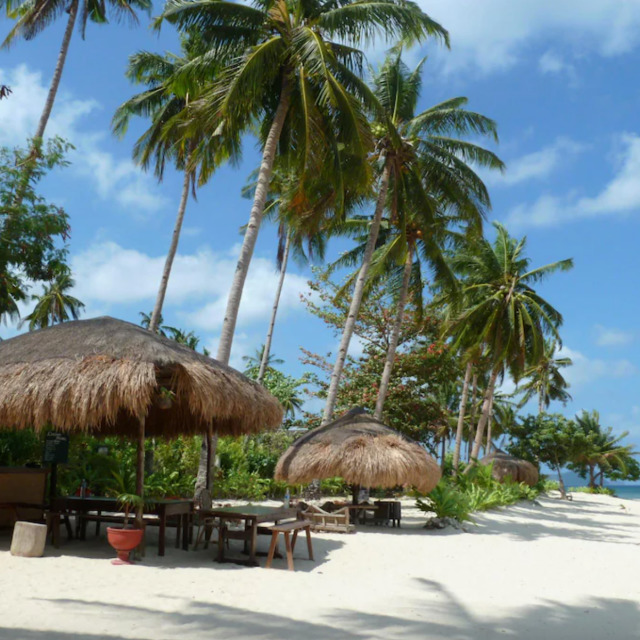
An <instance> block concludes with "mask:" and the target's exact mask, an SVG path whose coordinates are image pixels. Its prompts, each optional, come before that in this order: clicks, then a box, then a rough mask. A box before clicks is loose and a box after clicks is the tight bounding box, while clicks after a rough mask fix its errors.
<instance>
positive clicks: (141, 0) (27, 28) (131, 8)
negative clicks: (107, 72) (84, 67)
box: [0, 0, 151, 205]
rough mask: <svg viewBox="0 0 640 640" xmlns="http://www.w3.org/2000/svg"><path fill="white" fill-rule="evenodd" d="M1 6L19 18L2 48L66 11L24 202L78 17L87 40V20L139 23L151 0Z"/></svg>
mask: <svg viewBox="0 0 640 640" xmlns="http://www.w3.org/2000/svg"><path fill="white" fill-rule="evenodd" d="M0 7H4V8H5V9H6V12H7V15H8V16H9V17H10V18H16V19H17V21H16V24H15V25H14V26H13V28H12V29H11V31H10V32H9V34H8V35H7V37H6V38H5V40H4V42H3V45H2V46H3V47H8V46H9V45H11V44H12V43H13V42H14V41H15V40H16V39H18V38H24V39H25V40H31V39H33V38H35V37H36V36H37V35H38V34H39V33H40V32H41V31H43V30H44V29H46V27H48V26H49V25H50V24H51V23H52V22H55V20H56V19H57V18H59V17H61V16H63V15H64V14H65V13H66V14H67V25H66V27H65V30H64V34H63V36H62V44H61V46H60V51H59V53H58V59H57V61H56V66H55V69H54V72H53V77H52V78H51V85H50V86H49V91H48V93H47V98H46V100H45V103H44V108H43V110H42V114H41V115H40V120H39V121H38V126H37V127H36V131H35V133H34V134H33V138H32V142H31V147H30V149H29V153H28V154H27V157H26V159H25V160H26V162H25V163H24V164H23V165H22V172H23V175H22V180H21V183H20V187H19V189H18V190H17V192H16V202H17V204H18V205H20V204H21V202H22V198H23V197H24V191H25V188H26V185H27V183H28V182H29V180H30V176H31V173H32V172H33V171H34V170H35V169H36V167H37V164H38V157H39V156H40V153H41V145H42V138H43V136H44V132H45V129H46V127H47V122H48V121H49V116H50V115H51V111H52V109H53V103H54V102H55V99H56V94H57V93H58V87H59V86H60V79H61V78H62V71H63V69H64V64H65V61H66V58H67V53H68V51H69V43H70V42H71V36H72V34H73V28H74V25H75V24H76V19H77V18H78V17H79V18H80V22H79V25H78V26H79V29H80V35H81V36H82V38H83V39H84V36H85V31H86V27H87V22H89V21H91V22H95V23H96V24H106V23H108V22H109V17H110V16H111V17H114V18H115V19H116V20H128V21H129V22H130V23H133V24H137V23H138V17H137V15H136V9H140V10H144V11H149V10H150V9H151V1H150V0H106V1H105V0H100V1H98V0H70V1H68V0H0Z"/></svg>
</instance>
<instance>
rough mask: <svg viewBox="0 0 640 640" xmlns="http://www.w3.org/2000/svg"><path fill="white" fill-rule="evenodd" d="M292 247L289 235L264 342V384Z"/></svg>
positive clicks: (261, 374) (261, 364)
mask: <svg viewBox="0 0 640 640" xmlns="http://www.w3.org/2000/svg"><path fill="white" fill-rule="evenodd" d="M290 245H291V236H290V234H289V233H287V241H286V242H285V245H284V254H283V256H282V264H281V265H280V279H279V280H278V288H277V289H276V299H275V300H274V302H273V310H272V312H271V322H270V323H269V331H267V339H266V340H265V342H264V350H263V352H262V360H260V369H259V370H258V382H259V383H260V384H262V381H263V380H264V375H265V373H266V372H267V362H269V353H270V351H271V340H272V339H273V328H274V327H275V324H276V316H277V315H278V305H279V304H280V294H281V293H282V285H283V284H284V277H285V275H286V274H287V262H288V260H289V247H290Z"/></svg>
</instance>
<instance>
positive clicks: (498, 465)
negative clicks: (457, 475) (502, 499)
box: [480, 451, 538, 487]
mask: <svg viewBox="0 0 640 640" xmlns="http://www.w3.org/2000/svg"><path fill="white" fill-rule="evenodd" d="M480 464H483V465H486V466H488V465H490V464H493V470H492V473H491V475H492V476H493V477H494V478H495V479H496V480H497V481H498V482H502V481H503V480H505V479H506V478H511V479H512V480H513V481H514V482H524V483H525V484H528V485H529V486H530V487H532V486H533V485H534V484H536V483H537V482H538V470H537V469H536V467H535V466H534V465H533V464H531V463H530V462H527V461H526V460H520V459H519V458H514V457H513V456H510V455H508V454H507V453H503V452H502V451H496V452H494V453H490V454H489V455H488V456H485V457H484V458H482V460H480Z"/></svg>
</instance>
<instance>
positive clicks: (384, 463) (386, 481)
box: [275, 408, 441, 533]
mask: <svg viewBox="0 0 640 640" xmlns="http://www.w3.org/2000/svg"><path fill="white" fill-rule="evenodd" d="M440 476H441V471H440V467H439V465H438V463H437V462H436V461H435V460H434V459H433V458H432V457H431V456H430V455H429V454H428V453H427V451H426V450H425V449H424V447H422V446H420V444H418V443H417V442H415V441H413V440H411V439H410V438H407V437H406V436H405V435H403V434H401V433H399V432H398V431H395V430H394V429H391V428H390V427H387V426H386V425H385V424H383V423H382V422H380V421H379V420H376V419H375V418H374V417H373V416H371V415H369V414H367V413H366V412H365V411H364V410H363V409H361V408H355V409H352V410H351V411H348V412H347V413H345V414H344V415H342V416H341V417H340V418H338V419H337V420H334V421H333V422H331V423H329V424H327V425H325V426H322V427H318V428H316V429H312V430H311V431H309V432H308V433H306V434H304V435H303V436H302V437H301V438H300V439H299V440H296V441H295V442H294V443H293V444H292V445H291V446H290V447H289V448H288V449H287V450H286V451H285V452H284V454H282V456H281V457H280V459H279V460H278V463H277V465H276V470H275V478H276V480H283V481H285V482H288V483H290V484H304V483H308V482H311V481H312V480H315V479H323V478H334V477H341V478H343V479H344V480H345V481H346V482H348V483H350V484H351V485H352V487H353V502H352V503H351V504H333V503H330V504H328V505H323V506H322V508H320V507H316V506H313V507H311V506H307V509H306V510H303V511H302V513H303V515H304V517H305V518H307V519H309V520H310V521H311V522H312V528H314V530H316V531H322V530H324V531H340V532H343V533H347V532H351V531H353V526H354V524H355V522H362V523H365V522H371V523H373V524H378V525H386V524H389V523H391V524H392V525H393V526H394V527H395V526H398V527H399V526H400V522H401V511H400V508H401V507H400V502H398V501H395V500H394V501H388V500H381V501H377V502H376V503H375V504H368V503H360V504H359V503H358V499H357V496H358V492H359V489H360V487H382V488H394V487H397V486H400V485H402V486H412V487H415V488H416V489H417V490H418V491H420V492H421V493H428V492H429V491H431V490H432V489H433V488H434V487H435V486H436V484H438V481H439V480H440ZM334 507H337V509H335V508H334Z"/></svg>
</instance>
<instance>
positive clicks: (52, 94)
mask: <svg viewBox="0 0 640 640" xmlns="http://www.w3.org/2000/svg"><path fill="white" fill-rule="evenodd" d="M77 15H78V0H74V1H73V2H72V3H71V5H70V6H69V19H68V20H67V26H66V28H65V30H64V35H63V36H62V45H61V47H60V53H58V61H57V62H56V68H55V70H54V72H53V78H52V79H51V85H50V86H49V93H48V94H47V99H46V101H45V103H44V109H43V110H42V114H41V115H40V121H39V122H38V128H37V129H36V133H35V135H34V138H35V139H36V143H37V142H38V141H39V140H41V139H42V136H43V135H44V130H45V129H46V127H47V122H48V121H49V116H50V115H51V110H52V109H53V103H54V102H55V100H56V94H57V93H58V87H59V86H60V78H61V77H62V70H63V69H64V63H65V60H66V59H67V52H68V51H69V43H70V42H71V35H72V34H73V27H74V25H75V22H76V16H77Z"/></svg>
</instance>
